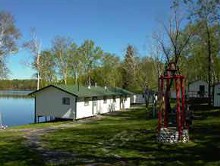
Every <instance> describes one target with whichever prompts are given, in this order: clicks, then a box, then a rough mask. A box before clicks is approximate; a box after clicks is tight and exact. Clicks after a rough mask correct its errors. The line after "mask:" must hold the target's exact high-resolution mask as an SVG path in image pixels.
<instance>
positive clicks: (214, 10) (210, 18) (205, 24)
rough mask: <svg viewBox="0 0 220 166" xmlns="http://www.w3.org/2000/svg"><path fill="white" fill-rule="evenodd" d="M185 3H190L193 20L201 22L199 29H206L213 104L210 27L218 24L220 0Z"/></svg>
mask: <svg viewBox="0 0 220 166" xmlns="http://www.w3.org/2000/svg"><path fill="white" fill-rule="evenodd" d="M184 2H185V4H187V5H188V9H189V18H190V19H191V21H192V22H198V23H200V25H201V26H200V28H199V29H201V28H202V29H204V30H205V31H206V38H204V39H205V40H204V42H205V43H206V48H207V57H208V66H207V69H208V84H209V88H208V96H209V99H210V100H209V105H211V84H212V70H213V69H212V59H213V58H212V45H213V41H212V38H211V29H210V27H211V26H213V25H215V24H218V22H219V18H220V13H219V9H220V1H219V0H184Z"/></svg>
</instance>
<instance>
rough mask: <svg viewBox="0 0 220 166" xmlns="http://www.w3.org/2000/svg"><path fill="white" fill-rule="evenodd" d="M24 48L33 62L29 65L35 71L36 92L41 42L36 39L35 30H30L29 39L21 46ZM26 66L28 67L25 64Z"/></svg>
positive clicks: (38, 78) (38, 83) (38, 80)
mask: <svg viewBox="0 0 220 166" xmlns="http://www.w3.org/2000/svg"><path fill="white" fill-rule="evenodd" d="M23 47H24V48H27V49H28V50H29V51H30V53H31V55H32V57H33V59H34V62H33V63H32V64H31V66H32V68H33V69H35V70H36V71H37V90H39V89H40V52H41V42H40V40H39V39H38V37H37V34H36V31H35V29H32V30H31V39H30V40H29V41H26V42H25V43H24V44H23ZM27 65H30V64H28V63H27Z"/></svg>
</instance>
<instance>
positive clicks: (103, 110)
mask: <svg viewBox="0 0 220 166" xmlns="http://www.w3.org/2000/svg"><path fill="white" fill-rule="evenodd" d="M99 108H100V113H101V114H103V113H107V112H110V110H111V99H106V102H105V103H104V100H100V102H99Z"/></svg>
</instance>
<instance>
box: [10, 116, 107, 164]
mask: <svg viewBox="0 0 220 166" xmlns="http://www.w3.org/2000/svg"><path fill="white" fill-rule="evenodd" d="M102 118H103V116H97V117H94V118H91V119H84V120H79V121H77V122H67V123H66V124H60V125H54V126H49V127H43V128H34V129H33V128H30V129H17V130H16V129H11V130H16V131H18V130H19V131H21V132H24V136H23V137H24V138H25V142H24V144H25V146H27V147H28V148H30V149H32V150H34V151H36V152H37V153H38V154H40V155H41V156H42V159H43V160H44V162H45V163H47V164H49V165H59V164H65V163H68V161H71V160H73V159H72V158H73V157H76V154H73V153H69V152H65V151H61V150H50V149H48V148H47V147H46V146H45V144H43V143H42V141H41V137H42V136H43V135H45V134H48V133H51V132H55V131H56V130H59V129H65V128H73V127H77V126H79V125H81V124H83V123H89V122H92V121H94V120H97V119H102Z"/></svg>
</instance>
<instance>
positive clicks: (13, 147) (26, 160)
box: [0, 136, 44, 166]
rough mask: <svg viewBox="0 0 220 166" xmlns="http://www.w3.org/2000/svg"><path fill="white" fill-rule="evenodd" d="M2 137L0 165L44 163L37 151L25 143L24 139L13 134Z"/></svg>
mask: <svg viewBox="0 0 220 166" xmlns="http://www.w3.org/2000/svg"><path fill="white" fill-rule="evenodd" d="M0 139H1V140H0V156H1V157H0V165H24V166H25V165H44V162H42V160H40V158H39V155H38V154H37V153H36V152H33V151H31V150H30V149H28V148H27V147H25V146H24V145H23V143H22V141H23V139H21V138H18V137H14V138H13V137H12V136H11V137H8V138H7V136H6V137H5V138H4V137H2V136H1V138H0Z"/></svg>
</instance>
